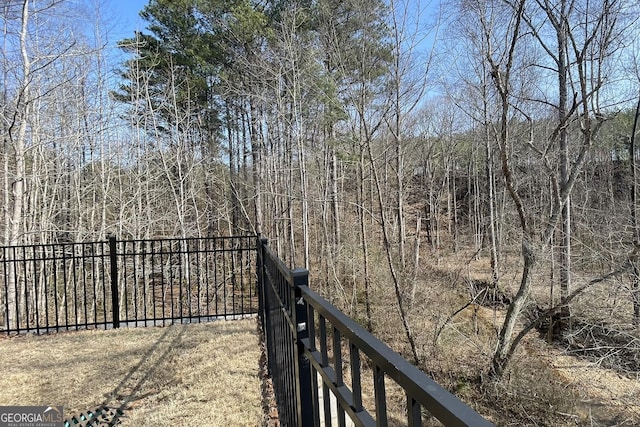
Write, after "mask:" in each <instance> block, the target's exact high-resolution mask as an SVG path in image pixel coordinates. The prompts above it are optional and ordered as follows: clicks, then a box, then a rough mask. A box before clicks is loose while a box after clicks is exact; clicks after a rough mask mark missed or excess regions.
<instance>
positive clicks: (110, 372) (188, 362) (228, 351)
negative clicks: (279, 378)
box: [0, 319, 263, 426]
mask: <svg viewBox="0 0 640 427" xmlns="http://www.w3.org/2000/svg"><path fill="white" fill-rule="evenodd" d="M259 358H260V347H259V343H258V335H257V330H256V321H255V319H248V320H237V321H218V322H212V323H206V324H193V325H174V326H168V327H164V328H155V327H150V328H136V329H120V330H109V331H82V332H71V333H61V334H57V335H50V336H24V337H15V338H4V339H0V370H1V372H2V373H3V375H0V390H2V391H1V392H0V405H63V406H64V411H65V418H67V419H69V418H70V417H71V416H73V415H79V414H80V413H87V411H96V410H97V409H98V408H100V407H102V406H106V407H110V408H120V409H121V410H123V411H124V416H123V417H122V425H123V426H176V425H207V426H258V425H261V423H262V419H263V412H262V407H261V393H260V379H259V377H258V368H259V366H258V361H259Z"/></svg>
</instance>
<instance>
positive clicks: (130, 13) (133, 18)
mask: <svg viewBox="0 0 640 427" xmlns="http://www.w3.org/2000/svg"><path fill="white" fill-rule="evenodd" d="M148 2H149V0H106V1H105V2H104V6H105V7H107V8H108V9H109V10H108V11H107V14H108V15H109V16H113V18H114V33H116V34H118V35H122V36H123V37H129V36H131V35H133V31H134V30H144V27H145V22H144V21H143V20H142V18H140V15H139V12H140V11H141V10H142V9H143V8H144V7H145V6H146V5H147V3H148Z"/></svg>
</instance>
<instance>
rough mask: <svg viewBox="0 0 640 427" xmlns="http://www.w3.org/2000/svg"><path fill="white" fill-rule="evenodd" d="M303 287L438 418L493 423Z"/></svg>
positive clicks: (480, 425)
mask: <svg viewBox="0 0 640 427" xmlns="http://www.w3.org/2000/svg"><path fill="white" fill-rule="evenodd" d="M300 291H301V293H302V295H303V298H304V299H305V300H306V301H307V303H308V304H310V305H311V306H312V307H313V309H314V311H315V312H316V313H318V314H320V315H322V316H323V317H324V318H325V319H327V320H328V321H329V322H330V323H331V324H332V326H334V327H335V328H337V329H338V330H339V331H340V332H341V333H342V335H343V336H344V337H345V338H347V339H348V340H349V341H350V342H351V343H353V344H354V345H355V346H356V347H358V348H359V349H360V350H361V351H362V352H363V353H364V354H365V355H366V356H367V357H368V358H369V359H370V360H371V361H372V362H373V363H374V364H375V365H376V366H378V367H380V368H381V369H382V370H383V371H384V372H385V373H387V374H388V375H389V377H390V378H391V379H393V380H394V381H395V382H396V383H397V384H398V385H399V386H401V387H402V388H403V389H404V390H406V392H407V393H408V394H409V395H410V396H411V397H412V398H414V399H415V400H416V401H418V402H419V403H420V404H421V405H422V406H423V407H424V408H425V409H427V410H428V411H429V412H430V413H431V414H432V415H433V416H435V417H436V418H437V419H438V420H440V421H441V422H443V423H445V424H446V425H447V426H474V427H490V426H493V424H492V423H490V422H489V421H487V420H486V419H484V418H483V417H482V416H480V415H479V414H478V413H477V412H476V411H474V410H473V409H472V408H471V407H469V406H468V405H466V404H465V403H464V402H462V401H461V400H459V399H458V398H457V397H455V396H454V395H452V394H451V393H449V392H448V391H447V390H445V389H444V388H442V387H441V386H440V385H439V384H437V383H436V382H435V381H433V380H432V379H431V378H429V377H428V376H427V375H425V374H424V373H423V372H422V371H420V370H419V369H418V368H416V367H415V366H414V365H412V364H411V363H409V362H408V361H407V360H405V359H404V358H403V357H402V356H400V355H399V354H398V353H396V352H395V351H393V350H392V349H391V348H390V347H388V346H387V345H386V344H384V343H383V342H382V341H380V340H379V339H378V338H376V337H375V336H373V335H372V334H371V333H370V332H368V331H367V330H365V329H364V328H363V327H361V326H360V325H359V324H358V323H356V322H355V321H354V320H353V319H351V318H350V317H348V316H347V315H346V314H344V313H343V312H341V311H340V310H338V309H337V308H336V307H334V306H333V305H332V304H331V303H329V302H328V301H327V300H325V299H324V298H322V297H321V296H320V295H319V294H317V293H316V292H314V291H313V290H311V289H310V288H309V287H308V286H306V285H302V286H300Z"/></svg>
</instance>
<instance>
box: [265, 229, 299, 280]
mask: <svg viewBox="0 0 640 427" xmlns="http://www.w3.org/2000/svg"><path fill="white" fill-rule="evenodd" d="M266 242H267V241H266V239H262V247H263V248H264V250H265V251H266V253H265V255H266V257H265V261H267V260H268V261H271V262H272V263H273V264H274V265H275V266H276V268H277V269H278V271H279V272H280V274H282V276H283V277H284V278H285V279H286V281H287V283H289V284H290V285H291V286H293V276H294V271H295V270H291V269H290V268H289V267H287V265H286V264H285V263H284V261H282V260H281V259H280V257H279V256H278V255H276V253H275V252H274V251H273V250H272V249H271V248H270V247H269V246H268V245H267V244H266Z"/></svg>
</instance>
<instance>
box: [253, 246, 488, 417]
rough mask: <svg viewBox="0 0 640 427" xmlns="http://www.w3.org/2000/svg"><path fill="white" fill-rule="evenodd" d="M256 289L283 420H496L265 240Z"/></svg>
mask: <svg viewBox="0 0 640 427" xmlns="http://www.w3.org/2000/svg"><path fill="white" fill-rule="evenodd" d="M258 288H259V290H260V313H261V319H262V323H263V328H264V331H265V340H266V348H267V358H268V366H269V371H270V373H271V376H272V379H273V384H274V390H275V395H276V400H277V402H278V410H279V416H280V422H281V423H282V425H285V426H289V427H295V426H303V427H307V426H321V425H324V426H331V425H333V424H336V425H338V426H345V425H347V422H349V423H350V424H351V425H356V426H387V425H391V424H398V425H409V426H421V425H422V423H423V421H425V422H426V420H427V419H437V420H438V421H440V422H441V423H442V424H444V425H446V426H474V427H482V426H491V425H492V424H491V423H490V422H489V421H487V420H485V419H484V418H482V417H481V416H480V415H478V413H476V412H475V411H474V410H473V409H471V408H470V407H469V406H467V405H466V404H464V403H463V402H462V401H460V400H459V399H457V398H456V397H455V396H453V395H452V394H450V393H449V392H447V391H446V390H444V389H443V388H442V387H440V386H439V385H438V384H437V383H435V382H434V381H433V380H431V379H430V378H429V377H427V376H426V375H425V374H424V373H422V372H421V371H420V370H418V369H417V368H416V367H415V366H413V365H411V364H410V363H409V362H407V361H406V360H405V359H403V358H402V357H401V356H400V355H399V354H398V353H395V352H394V351H393V350H391V349H390V348H389V347H388V346H386V345H385V344H383V343H382V342H381V341H379V340H378V339H377V338H375V337H374V336H372V335H371V334H370V333H369V332H367V331H366V330H364V329H363V328H362V327H360V326H359V325H358V324H357V323H356V322H355V321H353V320H352V319H350V318H349V317H347V316H346V315H345V314H344V313H342V312H341V311H340V310H338V309H337V308H336V307H334V306H333V305H331V304H330V303H328V302H327V301H326V300H325V299H323V298H322V297H320V296H319V295H318V294H316V293H315V292H314V291H312V290H311V289H310V288H309V286H308V271H307V270H303V269H297V270H290V269H289V268H287V267H286V266H285V265H284V264H283V262H282V261H281V260H280V259H279V258H278V257H277V256H276V255H275V254H274V253H273V252H272V251H271V250H270V249H269V248H268V246H267V242H266V240H261V241H260V242H259V244H258ZM398 399H400V400H402V401H403V404H400V405H398V404H397V402H398ZM390 401H393V402H394V404H393V405H391V406H392V407H391V408H390V405H389V402H390Z"/></svg>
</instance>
